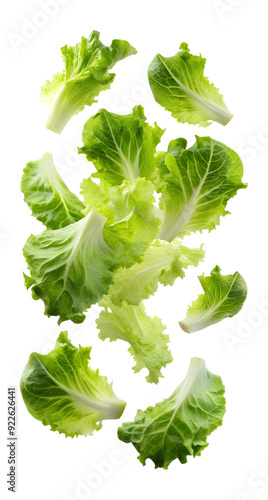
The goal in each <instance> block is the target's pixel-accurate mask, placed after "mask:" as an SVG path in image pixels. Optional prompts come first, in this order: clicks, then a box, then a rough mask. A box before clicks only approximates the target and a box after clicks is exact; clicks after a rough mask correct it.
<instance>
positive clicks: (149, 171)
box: [79, 106, 164, 185]
mask: <svg viewBox="0 0 268 500" xmlns="http://www.w3.org/2000/svg"><path fill="white" fill-rule="evenodd" d="M163 132H164V131H163V130H161V129H160V128H159V127H158V126H157V125H156V124H155V125H154V127H151V126H150V125H149V124H148V123H146V118H145V116H144V111H143V108H142V106H135V107H134V108H133V111H132V114H130V115H117V114H114V113H109V112H108V111H107V110H106V109H101V110H100V111H99V112H98V113H97V114H96V115H94V116H92V117H91V118H89V120H88V121H87V122H86V123H85V126H84V130H83V136H82V137H83V142H84V146H83V147H82V148H79V152H80V153H85V155H86V157H87V159H88V160H89V161H92V162H93V163H94V166H95V168H96V169H97V172H96V173H95V174H93V175H94V176H95V177H99V178H100V179H101V180H104V181H107V182H108V183H110V184H111V185H116V184H121V183H122V182H123V180H124V179H127V180H129V181H133V180H134V179H136V178H137V177H146V178H148V179H151V178H153V176H154V175H155V164H156V159H155V156H154V155H155V151H156V146H157V144H158V143H159V142H160V139H161V136H162V134H163Z"/></svg>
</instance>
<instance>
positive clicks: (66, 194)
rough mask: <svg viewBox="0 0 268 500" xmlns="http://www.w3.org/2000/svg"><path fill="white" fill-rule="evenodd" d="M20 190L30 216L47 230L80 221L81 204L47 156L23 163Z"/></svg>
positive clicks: (83, 207) (81, 215)
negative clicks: (30, 212)
mask: <svg viewBox="0 0 268 500" xmlns="http://www.w3.org/2000/svg"><path fill="white" fill-rule="evenodd" d="M21 190H22V192H23V194H24V200H25V202H26V203H27V205H28V206H29V208H30V209H31V210H32V215H33V216H34V217H36V218H37V220H39V221H41V222H43V224H44V225H45V226H46V227H47V228H48V229H60V228H61V227H65V226H68V225H69V224H73V223H74V222H77V221H79V220H80V219H82V218H83V213H82V211H83V210H84V209H85V206H84V204H83V203H82V201H80V200H79V198H77V196H75V194H73V193H72V192H71V191H70V190H69V189H68V187H67V186H66V184H65V183H64V181H63V180H62V178H61V176H60V175H59V174H58V172H57V170H56V167H55V165H54V162H53V157H52V155H51V154H50V153H45V154H44V156H42V158H40V160H37V161H31V162H29V163H27V165H26V167H25V169H24V171H23V175H22V179H21Z"/></svg>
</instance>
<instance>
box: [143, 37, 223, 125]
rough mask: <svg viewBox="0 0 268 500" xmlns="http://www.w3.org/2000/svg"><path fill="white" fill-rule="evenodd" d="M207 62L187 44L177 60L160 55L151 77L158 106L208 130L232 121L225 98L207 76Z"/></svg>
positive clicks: (182, 119)
mask: <svg viewBox="0 0 268 500" xmlns="http://www.w3.org/2000/svg"><path fill="white" fill-rule="evenodd" d="M205 63H206V59H204V58H203V57H201V55H199V56H194V55H192V54H190V50H189V47H188V44H187V43H182V44H181V45H180V51H179V52H177V54H175V56H173V57H163V56H162V55H161V54H157V55H156V56H155V58H154V59H153V61H152V62H151V64H150V66H149V70H148V77H149V83H150V87H151V90H152V92H153V95H154V98H155V100H156V102H157V103H158V104H160V105H161V106H163V107H164V108H165V109H166V110H167V111H170V112H171V114H172V116H173V117H174V118H176V119H177V121H178V122H181V123H185V122H187V123H190V124H193V125H200V126H202V127H207V126H208V125H210V123H211V122H212V121H216V122H218V123H220V124H221V125H226V124H227V123H228V122H229V121H230V120H231V118H232V116H233V115H232V114H231V113H230V111H229V110H228V108H227V106H226V104H225V102H224V100H223V96H222V95H221V94H220V93H219V90H218V89H217V88H216V87H215V86H214V85H213V83H209V80H208V78H207V77H205V76H204V69H205Z"/></svg>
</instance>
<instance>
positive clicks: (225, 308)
mask: <svg viewBox="0 0 268 500" xmlns="http://www.w3.org/2000/svg"><path fill="white" fill-rule="evenodd" d="M210 274H211V275H210V276H198V279H199V281H200V284H201V286H202V288H203V290H204V292H205V293H204V294H202V295H199V297H198V299H196V300H195V301H194V302H193V303H192V304H191V306H190V307H189V308H188V311H187V315H186V318H185V319H183V320H182V321H180V322H179V325H180V326H181V328H182V329H183V330H184V331H185V332H187V333H192V332H196V331H198V330H202V329H203V328H207V327H208V326H210V325H213V324H215V323H218V322H219V321H222V320H223V319H225V318H231V317H232V316H235V314H237V313H238V312H239V311H240V310H241V309H242V307H243V304H244V302H245V300H246V297H247V285H246V282H245V280H244V278H243V277H242V276H241V274H239V273H238V272H236V273H234V274H229V275H228V276H222V275H221V272H220V268H219V266H216V267H215V268H214V269H213V270H212V271H211V273H210Z"/></svg>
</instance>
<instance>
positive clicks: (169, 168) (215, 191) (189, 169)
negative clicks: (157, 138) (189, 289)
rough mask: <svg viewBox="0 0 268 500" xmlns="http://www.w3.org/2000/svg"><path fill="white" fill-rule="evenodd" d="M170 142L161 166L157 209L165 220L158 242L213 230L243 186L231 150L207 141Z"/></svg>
mask: <svg viewBox="0 0 268 500" xmlns="http://www.w3.org/2000/svg"><path fill="white" fill-rule="evenodd" d="M186 145H187V143H186V141H185V140H184V139H177V140H174V141H171V143H170V144H169V148H168V152H167V154H166V156H165V157H164V158H163V159H162V163H161V165H160V177H161V183H160V188H159V190H161V192H162V196H161V199H160V204H159V206H160V208H161V209H162V210H163V211H164V218H163V223H162V227H161V230H160V234H159V238H160V239H164V240H167V241H171V240H172V239H173V238H175V237H176V236H179V237H180V238H182V237H183V236H184V235H186V234H190V233H192V232H196V231H200V232H201V231H203V230H204V229H208V230H209V231H211V230H212V229H215V227H216V225H217V224H219V222H220V217H221V216H224V215H226V214H228V213H229V212H227V211H226V209H225V207H226V205H227V202H228V200H229V199H230V198H232V197H233V196H235V194H236V193H237V191H238V189H241V188H245V187H246V184H243V183H242V175H243V165H242V162H241V160H240V158H239V156H238V155H237V154H236V153H235V152H234V151H232V150H231V149H230V148H228V147H227V146H225V145H224V144H222V143H221V142H218V141H215V140H213V139H211V138H210V137H197V136H196V142H195V144H194V145H193V146H192V147H191V148H189V149H186Z"/></svg>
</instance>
